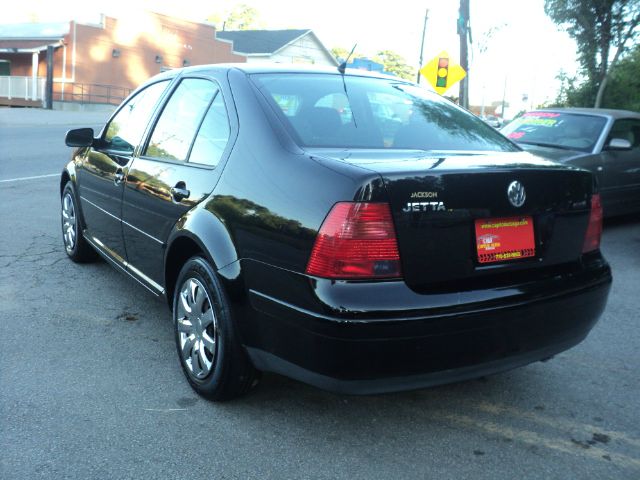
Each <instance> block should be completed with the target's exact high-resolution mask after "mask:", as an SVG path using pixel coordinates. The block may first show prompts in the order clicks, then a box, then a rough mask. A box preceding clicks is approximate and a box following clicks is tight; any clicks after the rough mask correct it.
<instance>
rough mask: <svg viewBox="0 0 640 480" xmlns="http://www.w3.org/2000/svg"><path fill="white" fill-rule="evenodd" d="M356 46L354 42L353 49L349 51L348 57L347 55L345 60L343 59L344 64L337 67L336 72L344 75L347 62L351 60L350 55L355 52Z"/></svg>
mask: <svg viewBox="0 0 640 480" xmlns="http://www.w3.org/2000/svg"><path fill="white" fill-rule="evenodd" d="M357 46H358V42H356V44H355V45H354V46H353V48H352V49H351V51H350V52H349V55H347V58H345V60H344V62H342V63H341V64H340V65H338V71H339V72H340V73H341V74H342V75H344V71H345V70H346V69H347V62H348V61H349V59H350V58H351V55H353V52H354V51H355V49H356V47H357Z"/></svg>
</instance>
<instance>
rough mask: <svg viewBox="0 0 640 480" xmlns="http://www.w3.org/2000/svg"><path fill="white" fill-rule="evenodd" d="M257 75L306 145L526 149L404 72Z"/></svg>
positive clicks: (261, 87)
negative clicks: (388, 75) (394, 75)
mask: <svg viewBox="0 0 640 480" xmlns="http://www.w3.org/2000/svg"><path fill="white" fill-rule="evenodd" d="M251 78H252V80H253V82H254V83H255V84H256V85H257V87H258V88H259V90H260V91H261V92H262V94H263V95H264V96H265V97H266V98H267V101H269V102H271V104H272V106H273V107H274V109H275V110H276V112H279V114H281V118H282V120H283V121H284V123H285V124H286V125H288V126H289V127H290V131H291V132H292V133H293V136H294V137H295V138H296V140H297V141H298V142H299V144H301V145H302V146H307V147H338V148H388V149H418V150H489V151H517V150H518V148H517V147H516V146H514V145H513V144H512V143H511V142H509V141H508V140H507V139H505V138H504V137H503V136H502V135H500V134H499V133H498V132H496V131H495V130H494V129H493V128H491V127H490V126H488V125H486V124H485V123H484V122H483V121H482V120H479V119H477V118H476V117H475V116H473V115H472V114H470V113H469V112H466V111H464V110H462V109H461V108H459V107H457V106H455V105H453V104H452V103H451V102H449V101H448V100H446V99H444V98H442V97H440V96H439V95H436V94H435V93H432V92H429V91H427V90H425V89H422V88H419V87H416V86H413V85H411V84H408V83H405V82H403V81H400V80H393V79H384V78H368V77H358V76H351V75H345V76H342V75H338V74H311V73H284V74H271V73H269V74H254V75H252V76H251ZM289 99H295V102H291V101H289ZM285 100H286V101H285ZM292 103H294V104H295V108H292V105H291V104H292Z"/></svg>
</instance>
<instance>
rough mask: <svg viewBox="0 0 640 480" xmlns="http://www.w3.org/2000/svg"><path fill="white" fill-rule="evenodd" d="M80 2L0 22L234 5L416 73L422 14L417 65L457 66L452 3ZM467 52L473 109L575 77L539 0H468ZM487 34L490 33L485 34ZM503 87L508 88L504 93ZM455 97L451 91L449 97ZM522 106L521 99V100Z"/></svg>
mask: <svg viewBox="0 0 640 480" xmlns="http://www.w3.org/2000/svg"><path fill="white" fill-rule="evenodd" d="M91 3H92V2H87V1H86V0H83V1H78V0H59V1H57V2H52V1H51V0H21V1H20V2H19V3H15V4H13V5H12V8H11V9H10V10H9V11H5V12H3V15H2V19H1V20H0V22H2V23H15V22H26V21H33V20H37V21H42V22H44V21H67V20H70V19H72V18H74V19H78V20H81V21H82V20H85V21H91V20H93V21H94V22H95V21H96V19H97V18H99V15H100V14H101V13H105V14H108V15H111V16H116V17H126V16H130V15H134V14H135V11H136V10H138V9H141V10H144V9H147V10H152V11H155V12H159V13H164V14H168V15H172V16H177V17H181V18H185V19H188V20H195V21H203V20H204V19H206V18H207V17H210V16H212V15H213V14H218V15H220V16H221V17H223V18H224V17H225V16H226V14H227V13H228V12H229V11H230V10H231V9H232V8H233V6H234V5H235V4H237V3H244V4H247V5H249V6H252V7H254V8H255V9H257V10H258V12H259V13H260V19H261V21H262V23H263V25H264V26H265V28H268V29H281V28H310V29H312V30H313V31H314V32H315V33H316V35H317V36H318V37H319V38H320V40H321V41H322V42H323V43H324V44H325V45H326V46H327V47H328V48H332V47H337V46H339V47H343V48H346V49H348V50H350V49H351V47H352V46H353V45H354V44H356V43H357V44H358V47H357V51H359V52H360V53H362V54H364V55H368V56H374V55H375V54H376V53H377V52H378V51H381V50H393V51H396V52H398V53H399V54H401V55H402V56H403V57H404V58H405V59H406V60H407V62H408V63H409V64H411V65H412V66H414V67H415V68H418V63H419V57H420V39H421V35H422V28H423V22H424V15H425V10H426V9H428V10H429V15H428V21H427V30H426V36H425V42H424V57H423V59H424V60H423V65H424V64H425V63H427V62H428V61H429V60H430V59H431V58H433V57H434V56H436V55H438V54H439V53H440V52H441V51H443V50H445V51H447V52H448V53H449V54H450V56H451V58H452V60H454V61H455V60H457V59H458V58H459V57H458V53H459V37H458V35H457V34H456V19H457V17H458V5H459V2H457V1H455V0H439V1H437V0H424V1H422V2H420V1H417V0H394V1H392V2H380V3H379V4H375V3H373V2H361V1H351V2H349V1H345V0H341V1H338V0H320V1H316V2H310V1H304V2H300V1H298V2H293V1H285V0H243V1H240V2H234V1H230V0H222V1H218V2H216V1H212V2H206V1H204V2H203V1H197V0H181V1H176V0H110V1H109V2H100V3H99V4H98V5H99V6H95V5H92V4H91ZM470 4H471V14H470V17H471V31H472V39H473V43H472V47H471V53H470V59H469V61H470V65H469V72H468V73H469V96H470V101H471V104H473V105H481V104H482V103H485V104H486V105H489V104H491V102H494V101H501V100H502V98H503V94H504V95H505V98H506V100H507V102H509V103H510V104H511V109H512V110H515V111H516V112H517V111H519V110H521V109H523V108H531V107H536V106H537V105H538V104H542V103H544V102H545V101H551V100H553V99H555V97H556V94H557V91H558V88H559V83H558V81H557V80H556V79H555V77H556V75H557V74H558V72H559V71H560V69H563V70H564V71H565V72H567V73H568V74H570V75H573V74H575V73H576V70H577V68H578V66H577V63H576V60H575V58H576V46H575V42H574V41H573V40H572V39H570V38H569V36H568V35H567V34H566V33H564V32H561V31H559V30H558V29H557V27H556V25H555V24H553V23H552V22H551V20H550V19H549V18H548V17H547V16H546V15H545V13H544V0H470ZM489 32H493V33H491V34H489ZM505 87H506V88H505ZM450 93H452V94H454V95H455V96H457V86H456V87H453V88H452V90H451V91H449V92H447V94H450ZM525 95H526V96H527V100H526V101H525V100H523V98H524V96H525Z"/></svg>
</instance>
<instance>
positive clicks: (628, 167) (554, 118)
mask: <svg viewBox="0 0 640 480" xmlns="http://www.w3.org/2000/svg"><path fill="white" fill-rule="evenodd" d="M502 133H503V134H505V135H506V136H507V137H509V138H510V139H511V140H513V141H515V142H517V143H518V144H519V145H520V146H521V147H522V148H524V149H525V150H527V151H529V152H531V153H534V154H536V155H540V156H541V157H545V158H548V159H551V160H555V161H559V162H562V163H566V164H568V165H575V166H577V167H581V168H586V169H588V170H591V172H593V174H594V175H595V177H596V179H597V181H598V188H599V191H600V195H601V196H602V208H603V210H604V216H605V217H612V216H616V215H624V214H628V213H633V212H640V113H637V112H629V111H626V110H606V109H601V108H558V109H549V110H536V111H532V112H527V113H525V114H524V115H522V116H521V117H519V118H517V119H515V120H514V121H513V122H511V123H510V124H509V125H507V126H505V127H504V128H503V129H502Z"/></svg>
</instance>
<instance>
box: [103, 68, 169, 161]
mask: <svg viewBox="0 0 640 480" xmlns="http://www.w3.org/2000/svg"><path fill="white" fill-rule="evenodd" d="M167 85H169V81H162V82H158V83H154V84H153V85H149V86H148V87H146V88H145V89H144V90H142V91H140V92H138V93H137V94H136V95H135V96H134V97H133V98H131V99H130V100H129V101H128V102H127V103H126V104H125V105H124V106H123V107H122V108H121V109H120V110H119V111H118V113H117V114H116V116H115V117H113V119H112V120H111V121H110V122H109V125H108V126H107V130H106V133H105V135H104V138H103V139H102V140H103V148H105V149H107V150H117V151H121V152H133V150H134V148H135V147H136V146H137V145H138V143H140V140H142V135H143V133H144V130H145V128H147V125H148V124H149V119H150V118H151V114H152V113H153V109H154V107H155V105H156V103H157V102H158V99H159V98H160V96H161V95H162V92H164V91H165V89H166V88H167Z"/></svg>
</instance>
